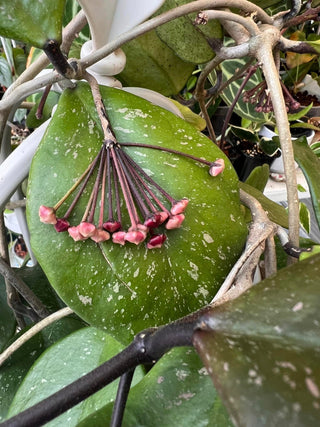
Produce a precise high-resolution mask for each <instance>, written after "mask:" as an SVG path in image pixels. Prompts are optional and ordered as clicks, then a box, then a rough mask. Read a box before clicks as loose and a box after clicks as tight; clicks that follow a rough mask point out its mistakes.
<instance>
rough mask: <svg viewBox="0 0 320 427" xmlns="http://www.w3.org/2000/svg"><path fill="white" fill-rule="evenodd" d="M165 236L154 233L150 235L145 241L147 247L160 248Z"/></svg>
mask: <svg viewBox="0 0 320 427" xmlns="http://www.w3.org/2000/svg"><path fill="white" fill-rule="evenodd" d="M166 239H167V236H166V235H165V234H155V235H154V236H152V237H151V238H150V240H149V242H148V243H147V248H148V249H158V248H161V246H162V245H163V243H164V242H165V241H166Z"/></svg>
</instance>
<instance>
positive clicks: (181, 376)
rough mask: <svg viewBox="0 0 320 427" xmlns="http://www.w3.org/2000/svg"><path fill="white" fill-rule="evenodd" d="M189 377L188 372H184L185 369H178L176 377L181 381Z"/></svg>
mask: <svg viewBox="0 0 320 427" xmlns="http://www.w3.org/2000/svg"><path fill="white" fill-rule="evenodd" d="M188 375H189V374H188V372H187V371H184V370H183V369H177V371H176V377H177V378H178V380H179V381H184V380H185V379H186V378H187V376H188Z"/></svg>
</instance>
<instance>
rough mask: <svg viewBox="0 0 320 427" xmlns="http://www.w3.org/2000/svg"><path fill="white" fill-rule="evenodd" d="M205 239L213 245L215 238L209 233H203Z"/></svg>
mask: <svg viewBox="0 0 320 427" xmlns="http://www.w3.org/2000/svg"><path fill="white" fill-rule="evenodd" d="M203 238H204V240H205V241H206V242H207V243H213V238H212V237H211V236H210V234H208V233H203Z"/></svg>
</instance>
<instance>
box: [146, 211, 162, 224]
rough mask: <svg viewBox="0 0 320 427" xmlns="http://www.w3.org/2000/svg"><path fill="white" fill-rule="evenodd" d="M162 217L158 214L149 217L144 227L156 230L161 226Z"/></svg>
mask: <svg viewBox="0 0 320 427" xmlns="http://www.w3.org/2000/svg"><path fill="white" fill-rule="evenodd" d="M161 220H162V217H161V215H160V214H158V213H154V214H152V215H150V216H149V217H148V218H147V219H146V220H145V222H144V225H145V226H146V227H148V228H156V227H158V226H159V225H160V224H161Z"/></svg>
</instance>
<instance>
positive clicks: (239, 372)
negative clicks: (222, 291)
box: [194, 254, 320, 427]
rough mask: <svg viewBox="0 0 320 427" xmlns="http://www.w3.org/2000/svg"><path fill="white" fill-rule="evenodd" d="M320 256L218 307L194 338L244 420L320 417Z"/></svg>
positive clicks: (312, 421) (290, 421) (302, 422)
mask: <svg viewBox="0 0 320 427" xmlns="http://www.w3.org/2000/svg"><path fill="white" fill-rule="evenodd" d="M319 268H320V254H317V255H314V256H312V257H310V258H308V259H306V260H304V261H301V262H299V263H297V264H295V265H293V266H290V267H288V268H285V269H282V270H280V271H279V273H278V274H277V275H275V276H273V277H271V278H269V279H266V280H264V281H263V282H261V283H259V284H258V285H257V286H254V287H253V288H251V289H250V290H249V291H247V292H246V293H244V294H243V295H241V296H240V297H239V298H237V299H236V300H234V301H230V302H228V303H226V304H222V305H221V306H219V307H216V308H214V309H212V311H211V313H209V314H208V317H207V319H205V321H204V324H205V323H206V324H207V329H206V330H202V331H197V332H195V336H194V343H195V346H196V348H197V350H198V352H199V354H200V356H201V357H202V360H203V362H204V364H205V366H206V367H207V369H208V371H209V372H210V374H211V376H212V378H213V381H214V384H215V386H216V388H217V390H218V391H219V393H220V395H221V397H222V399H223V401H224V403H225V405H226V407H227V408H228V410H229V413H230V414H231V416H232V418H233V419H234V420H235V423H236V425H239V426H247V425H250V426H283V425H290V426H297V427H300V426H313V425H318V424H319V419H320V334H319V324H320V314H319V304H320V286H319Z"/></svg>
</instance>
